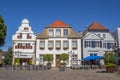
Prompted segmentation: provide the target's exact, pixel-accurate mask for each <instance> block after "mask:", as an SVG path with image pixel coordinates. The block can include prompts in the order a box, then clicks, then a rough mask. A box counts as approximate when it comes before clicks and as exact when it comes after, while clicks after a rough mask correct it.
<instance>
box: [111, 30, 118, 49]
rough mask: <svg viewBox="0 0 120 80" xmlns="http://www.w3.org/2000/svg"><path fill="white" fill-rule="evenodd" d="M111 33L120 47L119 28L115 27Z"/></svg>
mask: <svg viewBox="0 0 120 80" xmlns="http://www.w3.org/2000/svg"><path fill="white" fill-rule="evenodd" d="M112 34H113V36H114V38H115V40H116V41H117V44H118V46H119V48H120V28H117V29H116V30H115V31H114V32H113V33H112Z"/></svg>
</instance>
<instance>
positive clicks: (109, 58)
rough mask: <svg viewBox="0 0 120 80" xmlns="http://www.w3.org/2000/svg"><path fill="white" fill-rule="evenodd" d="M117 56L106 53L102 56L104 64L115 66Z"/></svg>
mask: <svg viewBox="0 0 120 80" xmlns="http://www.w3.org/2000/svg"><path fill="white" fill-rule="evenodd" d="M116 57H117V55H116V54H115V53H113V52H106V53H105V54H104V62H105V65H106V66H113V65H115V62H116Z"/></svg>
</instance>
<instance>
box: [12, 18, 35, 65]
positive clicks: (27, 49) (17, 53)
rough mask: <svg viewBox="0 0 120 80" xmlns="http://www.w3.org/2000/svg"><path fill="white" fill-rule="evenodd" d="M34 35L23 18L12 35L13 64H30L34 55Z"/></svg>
mask: <svg viewBox="0 0 120 80" xmlns="http://www.w3.org/2000/svg"><path fill="white" fill-rule="evenodd" d="M35 40H36V36H35V35H34V32H33V31H32V30H31V27H30V26H29V21H28V20H27V19H24V20H23V21H22V24H21V26H20V27H19V29H18V31H17V32H16V33H15V34H14V35H13V36H12V42H13V64H30V63H32V62H33V58H34V57H35Z"/></svg>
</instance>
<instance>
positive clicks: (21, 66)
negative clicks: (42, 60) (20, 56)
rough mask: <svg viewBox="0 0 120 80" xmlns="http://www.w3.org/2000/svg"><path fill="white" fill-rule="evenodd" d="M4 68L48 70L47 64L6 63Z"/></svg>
mask: <svg viewBox="0 0 120 80" xmlns="http://www.w3.org/2000/svg"><path fill="white" fill-rule="evenodd" d="M5 69H6V70H44V71H45V70H49V69H51V68H50V67H49V66H47V65H6V66H5Z"/></svg>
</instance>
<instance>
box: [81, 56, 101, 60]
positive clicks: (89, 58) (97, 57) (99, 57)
mask: <svg viewBox="0 0 120 80" xmlns="http://www.w3.org/2000/svg"><path fill="white" fill-rule="evenodd" d="M102 58H103V56H88V57H85V58H83V60H84V61H88V60H96V59H102Z"/></svg>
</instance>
